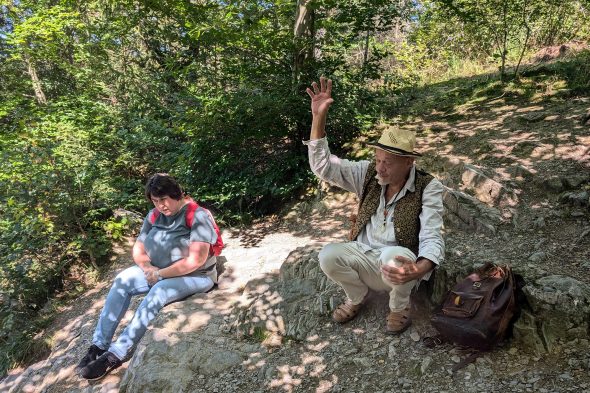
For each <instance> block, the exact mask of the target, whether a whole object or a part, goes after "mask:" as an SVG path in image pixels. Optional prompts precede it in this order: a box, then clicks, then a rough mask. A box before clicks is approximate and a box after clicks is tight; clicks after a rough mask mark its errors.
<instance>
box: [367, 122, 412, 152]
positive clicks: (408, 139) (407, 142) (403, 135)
mask: <svg viewBox="0 0 590 393" xmlns="http://www.w3.org/2000/svg"><path fill="white" fill-rule="evenodd" d="M367 144H368V145H369V146H373V147H375V148H376V149H381V150H384V151H386V152H388V153H391V154H396V155H398V156H405V157H421V156H422V154H420V153H417V152H415V151H414V146H415V145H416V134H415V133H414V131H410V130H404V129H402V128H399V127H395V126H388V127H386V128H385V129H384V130H383V133H382V134H381V138H379V141H377V142H369V143H367Z"/></svg>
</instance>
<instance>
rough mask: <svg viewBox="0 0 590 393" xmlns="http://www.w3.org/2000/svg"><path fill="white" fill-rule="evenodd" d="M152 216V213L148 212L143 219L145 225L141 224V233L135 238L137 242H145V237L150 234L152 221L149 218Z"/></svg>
mask: <svg viewBox="0 0 590 393" xmlns="http://www.w3.org/2000/svg"><path fill="white" fill-rule="evenodd" d="M149 218H150V213H148V215H147V216H145V218H144V219H143V225H142V226H141V230H140V231H139V235H138V236H137V239H136V240H135V242H136V243H137V242H141V243H145V239H146V237H147V235H148V233H149V232H150V230H151V229H152V223H151V222H150V220H149Z"/></svg>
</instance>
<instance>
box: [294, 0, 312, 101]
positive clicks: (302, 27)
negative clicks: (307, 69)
mask: <svg viewBox="0 0 590 393" xmlns="http://www.w3.org/2000/svg"><path fill="white" fill-rule="evenodd" d="M310 2H311V0H297V10H296V12H295V25H294V26H293V43H294V53H293V88H294V90H297V86H298V85H299V78H300V74H301V70H302V69H303V66H304V65H305V61H306V60H308V59H311V58H313V35H314V26H313V24H314V23H313V22H314V12H313V10H311V9H309V3H310Z"/></svg>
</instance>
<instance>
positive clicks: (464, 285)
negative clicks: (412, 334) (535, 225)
mask: <svg viewBox="0 0 590 393" xmlns="http://www.w3.org/2000/svg"><path fill="white" fill-rule="evenodd" d="M515 294H516V284H515V278H514V274H513V273H512V269H511V268H510V266H508V265H501V266H500V265H495V264H493V263H488V264H486V265H485V266H483V267H482V268H481V269H479V270H477V271H476V272H474V273H472V274H470V275H469V276H468V277H466V278H465V279H464V280H463V281H461V282H459V283H458V284H457V285H455V287H454V288H453V289H452V290H450V291H449V292H448V293H447V295H446V298H445V300H444V302H443V303H442V304H441V305H440V306H439V307H438V308H437V309H436V310H435V311H434V313H433V315H432V318H431V320H430V321H431V323H432V325H433V326H434V327H435V328H436V329H437V330H438V332H439V333H440V335H441V336H442V337H443V338H444V339H446V340H448V341H453V342H455V343H457V344H460V345H464V346H468V347H472V348H476V349H479V350H489V349H491V348H492V347H493V346H494V345H495V344H497V343H498V342H499V341H501V340H502V339H503V338H504V337H505V335H506V333H507V331H508V328H509V326H510V322H511V320H512V317H513V316H514V314H515V312H516V300H515V299H516V295H515Z"/></svg>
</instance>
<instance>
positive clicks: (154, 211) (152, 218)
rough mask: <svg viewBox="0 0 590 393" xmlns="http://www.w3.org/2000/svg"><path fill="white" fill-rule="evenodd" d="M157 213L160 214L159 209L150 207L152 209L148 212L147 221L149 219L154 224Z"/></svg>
mask: <svg viewBox="0 0 590 393" xmlns="http://www.w3.org/2000/svg"><path fill="white" fill-rule="evenodd" d="M159 215H160V211H159V210H158V209H156V208H153V209H152V210H151V211H150V212H149V214H148V219H149V221H150V223H151V224H152V225H154V224H155V222H156V220H157V219H158V216H159Z"/></svg>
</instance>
